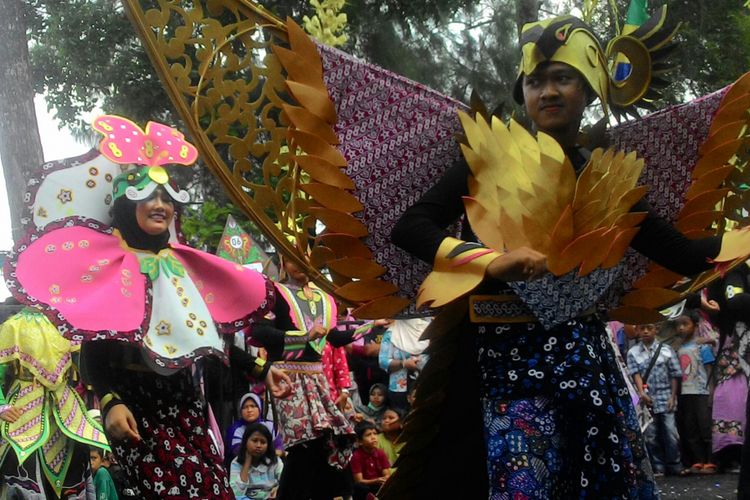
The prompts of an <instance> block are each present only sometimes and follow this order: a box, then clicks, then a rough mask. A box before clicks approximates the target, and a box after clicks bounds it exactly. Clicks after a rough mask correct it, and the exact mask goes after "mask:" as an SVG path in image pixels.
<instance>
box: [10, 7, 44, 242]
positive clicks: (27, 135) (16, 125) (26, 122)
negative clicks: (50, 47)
mask: <svg viewBox="0 0 750 500" xmlns="http://www.w3.org/2000/svg"><path fill="white" fill-rule="evenodd" d="M0 12H2V13H3V18H4V19H5V22H4V23H3V28H4V29H2V30H0V61H2V64H0V161H2V166H3V174H4V176H5V186H6V188H7V190H8V202H9V205H10V220H11V225H12V229H13V239H14V240H15V241H18V240H19V239H20V238H21V236H22V235H23V228H22V226H21V216H22V215H23V208H24V202H23V195H24V193H25V192H26V179H25V177H26V175H25V174H26V172H28V171H29V170H31V169H35V168H37V167H39V166H40V165H41V164H42V163H43V162H44V153H43V151H42V142H41V139H40V138H39V129H38V126H37V121H36V114H35V111H34V91H33V90H32V87H31V76H30V74H29V47H28V43H27V40H26V20H25V19H24V6H23V2H22V1H21V0H0Z"/></svg>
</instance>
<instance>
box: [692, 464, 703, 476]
mask: <svg viewBox="0 0 750 500" xmlns="http://www.w3.org/2000/svg"><path fill="white" fill-rule="evenodd" d="M690 472H692V473H693V474H700V473H701V472H703V464H693V465H691V466H690Z"/></svg>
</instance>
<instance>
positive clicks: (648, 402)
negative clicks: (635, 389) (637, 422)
mask: <svg viewBox="0 0 750 500" xmlns="http://www.w3.org/2000/svg"><path fill="white" fill-rule="evenodd" d="M641 403H643V404H644V405H646V406H648V407H649V408H650V407H652V406H654V401H653V400H652V399H651V396H649V395H648V394H641Z"/></svg>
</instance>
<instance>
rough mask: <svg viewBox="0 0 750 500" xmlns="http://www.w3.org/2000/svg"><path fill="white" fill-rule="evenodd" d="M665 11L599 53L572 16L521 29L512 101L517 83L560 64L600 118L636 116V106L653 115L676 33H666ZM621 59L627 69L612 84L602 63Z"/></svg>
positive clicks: (518, 92)
mask: <svg viewBox="0 0 750 500" xmlns="http://www.w3.org/2000/svg"><path fill="white" fill-rule="evenodd" d="M666 18H667V8H666V6H663V7H662V8H661V9H659V10H658V11H657V12H656V14H654V15H653V16H651V18H649V19H648V20H647V21H646V22H645V23H643V25H641V26H639V27H638V28H636V29H635V30H634V31H629V32H627V33H626V32H623V33H621V34H619V35H618V36H617V37H615V38H613V39H612V40H610V41H609V43H608V44H607V49H606V51H605V50H603V49H602V45H601V44H600V43H599V40H598V39H597V37H596V35H595V34H594V31H593V30H592V29H591V27H589V26H588V25H587V24H586V23H584V22H583V21H581V20H580V19H578V18H575V17H573V16H560V17H555V18H552V19H545V20H543V21H539V22H535V23H529V24H526V25H524V27H523V30H522V32H521V52H522V58H521V65H520V67H519V71H518V80H517V81H516V86H515V89H514V92H513V97H514V98H515V100H516V101H517V102H519V103H523V93H522V90H521V81H522V77H523V75H530V74H531V73H532V72H533V71H534V70H535V69H536V68H537V66H539V65H540V64H542V63H545V62H561V63H565V64H568V65H570V66H572V67H574V68H575V69H577V70H578V71H579V72H580V73H581V74H582V75H583V77H584V78H585V79H586V82H587V83H588V84H589V87H591V89H592V90H593V91H594V93H595V94H596V95H597V96H598V97H599V99H600V101H601V103H602V108H603V109H604V113H605V114H607V113H608V111H610V110H611V111H612V113H613V114H614V115H615V117H617V118H618V119H619V118H620V117H623V116H627V115H633V116H638V113H637V111H636V107H639V108H643V109H647V110H650V111H653V110H654V109H655V108H654V106H653V102H654V101H655V100H657V99H659V98H660V97H661V94H660V93H659V89H661V88H664V87H666V86H667V85H668V82H667V80H665V79H663V76H664V75H665V74H666V73H668V72H669V71H670V70H671V69H672V66H670V65H669V64H667V63H666V57H667V55H668V54H669V53H670V52H671V49H672V48H673V47H674V44H673V43H672V39H673V38H674V35H675V34H676V33H677V30H678V29H679V25H677V26H676V27H674V28H671V29H669V28H666V27H665V26H664V23H665V21H666ZM618 58H624V59H625V60H627V61H628V62H629V63H630V65H631V67H632V69H631V71H630V73H629V74H628V76H627V78H625V79H624V80H619V81H618V80H615V78H614V76H613V75H612V74H610V68H609V63H608V61H615V60H618Z"/></svg>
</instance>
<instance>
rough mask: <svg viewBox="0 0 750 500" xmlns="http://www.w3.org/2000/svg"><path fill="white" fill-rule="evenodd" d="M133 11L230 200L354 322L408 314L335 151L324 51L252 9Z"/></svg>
mask: <svg viewBox="0 0 750 500" xmlns="http://www.w3.org/2000/svg"><path fill="white" fill-rule="evenodd" d="M123 3H124V5H125V7H126V10H127V12H128V15H129V16H130V18H131V20H132V21H133V24H134V25H135V27H136V30H137V32H138V35H139V36H140V38H141V40H142V42H143V44H144V46H145V48H146V51H147V52H148V54H149V57H150V58H151V61H152V63H153V65H154V68H155V69H156V71H157V73H158V74H159V76H160V78H161V80H162V82H163V84H164V87H165V89H166V91H167V93H168V95H169V96H170V98H171V100H172V102H173V104H174V106H175V108H176V109H177V111H178V112H179V114H180V116H181V117H182V119H183V120H184V122H185V125H186V127H187V129H188V130H189V132H190V135H191V136H192V138H193V142H194V143H195V145H196V147H197V148H198V150H199V152H200V153H201V157H202V159H203V161H204V162H205V164H206V165H208V167H209V168H210V169H211V171H212V172H213V173H214V174H215V175H216V177H217V178H218V179H219V181H220V182H221V184H222V185H223V186H224V188H225V189H226V191H227V193H228V195H229V197H230V198H231V200H232V201H233V202H234V203H235V204H236V205H237V206H238V207H240V208H241V209H242V210H243V212H244V213H245V214H246V215H247V216H248V217H249V218H250V219H251V220H253V221H254V222H255V223H256V224H257V226H258V227H259V228H260V230H261V231H262V232H263V233H264V234H265V235H266V236H267V237H268V238H269V239H270V240H271V241H272V243H273V244H274V246H275V247H276V248H277V249H278V250H279V251H280V252H281V253H282V254H283V255H284V256H285V257H286V258H288V259H290V260H291V261H293V262H294V263H295V264H296V265H297V266H298V267H299V268H300V269H303V270H304V271H305V273H306V274H307V275H308V276H309V277H310V278H311V280H312V281H314V282H315V283H316V284H317V285H318V286H320V287H321V288H323V289H324V290H326V291H327V292H329V293H332V294H333V295H334V296H336V297H337V298H339V299H341V300H343V301H344V302H346V303H349V304H352V305H355V306H357V308H356V309H355V311H354V314H355V316H357V317H359V318H380V317H390V316H393V315H394V314H395V313H396V312H398V311H399V310H401V309H402V308H404V307H405V306H406V305H407V304H408V300H407V299H404V298H401V297H397V296H395V293H396V292H397V291H398V288H397V287H396V286H395V285H393V284H392V283H389V282H386V281H383V280H382V279H380V277H381V276H382V275H383V274H384V273H385V271H386V269H385V268H383V267H382V266H380V265H378V264H377V263H376V262H375V261H374V259H373V254H372V252H371V251H370V249H369V248H368V247H367V246H366V245H365V244H364V243H363V241H362V239H363V238H365V237H366V236H367V235H368V231H367V228H366V227H365V225H364V224H363V223H362V222H361V221H360V220H359V219H358V218H357V217H356V216H354V215H353V214H355V213H357V212H359V211H361V210H362V208H363V207H362V204H361V203H360V202H359V200H357V198H356V197H355V196H354V195H353V194H352V192H353V191H354V189H355V186H354V183H353V181H352V180H351V179H350V178H349V177H348V176H347V175H346V173H345V172H344V171H343V169H344V167H346V165H347V163H346V158H344V156H343V155H342V154H341V153H340V152H339V150H338V149H337V148H336V145H337V144H338V143H339V140H338V137H337V136H336V134H335V132H334V128H333V127H334V125H335V124H336V110H335V107H334V104H333V102H332V101H331V99H330V97H329V96H328V91H327V89H326V86H325V83H324V81H323V67H322V61H321V59H320V55H319V53H318V50H317V47H316V45H315V44H314V42H313V41H312V40H311V39H310V38H309V37H308V36H307V35H306V34H305V33H304V32H303V31H302V29H301V28H300V27H299V26H298V25H296V24H295V23H294V22H293V21H291V20H287V22H286V23H284V22H282V21H281V20H279V19H277V18H275V17H274V16H273V15H271V14H270V13H269V12H268V11H266V10H264V9H263V8H262V7H261V6H259V5H256V4H253V3H251V2H248V1H245V0H204V1H196V2H189V3H188V2H180V1H178V0H144V1H138V0H124V2H123ZM321 224H322V225H323V226H324V227H325V229H324V230H323V231H319V228H320V227H321ZM290 240H291V241H290ZM324 268H327V270H328V275H330V278H329V276H328V275H327V274H325V273H324V272H323V269H324Z"/></svg>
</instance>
